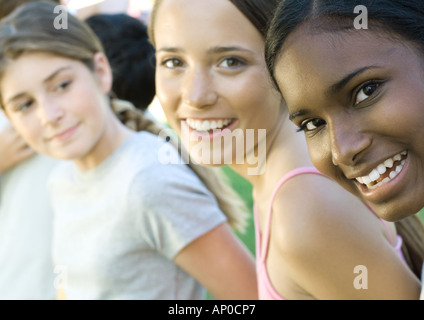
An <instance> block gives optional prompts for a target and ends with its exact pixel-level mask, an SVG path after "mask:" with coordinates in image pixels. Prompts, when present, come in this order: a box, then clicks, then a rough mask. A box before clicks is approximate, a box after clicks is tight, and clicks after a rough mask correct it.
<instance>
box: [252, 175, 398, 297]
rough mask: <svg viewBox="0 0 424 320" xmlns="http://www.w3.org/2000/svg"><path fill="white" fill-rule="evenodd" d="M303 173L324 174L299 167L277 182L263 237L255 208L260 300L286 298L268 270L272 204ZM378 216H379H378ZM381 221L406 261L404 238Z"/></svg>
mask: <svg viewBox="0 0 424 320" xmlns="http://www.w3.org/2000/svg"><path fill="white" fill-rule="evenodd" d="M301 174H316V175H320V176H324V177H325V175H323V174H322V173H321V172H319V171H318V170H317V169H315V168H313V167H310V168H308V167H305V168H298V169H295V170H293V171H291V172H289V173H288V174H286V175H285V176H284V177H283V178H282V179H281V180H280V181H279V182H278V184H277V186H276V187H275V189H274V191H273V193H272V195H271V201H270V205H269V208H268V213H267V217H266V222H265V226H264V234H263V237H262V235H261V232H260V229H259V216H258V212H257V209H256V205H255V206H254V208H253V211H254V219H255V234H256V272H257V281H258V295H259V300H286V299H285V298H283V297H282V296H281V295H280V294H279V293H278V292H277V291H276V290H275V289H274V287H273V285H272V283H271V280H270V279H269V275H268V271H267V268H266V258H267V253H268V244H269V233H270V229H271V217H272V204H273V202H274V199H275V196H276V194H277V192H278V190H280V188H281V186H282V185H283V184H284V183H286V182H287V180H289V179H291V178H293V177H295V176H298V175H301ZM367 207H368V208H369V209H370V210H371V212H372V213H373V214H374V215H375V213H374V211H373V210H372V209H371V208H370V207H369V206H367ZM376 217H377V216H376ZM379 219H380V220H381V222H382V223H383V225H384V227H385V229H386V231H387V235H388V239H389V241H390V244H391V245H392V246H393V247H394V250H395V251H396V252H397V254H398V255H399V257H400V258H401V259H402V260H403V261H405V263H406V260H405V257H404V256H403V253H402V238H401V237H400V236H397V239H396V243H394V241H393V237H392V234H391V232H390V230H389V228H388V225H387V222H386V221H384V220H383V219H381V218H379Z"/></svg>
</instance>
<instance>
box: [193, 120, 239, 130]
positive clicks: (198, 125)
mask: <svg viewBox="0 0 424 320" xmlns="http://www.w3.org/2000/svg"><path fill="white" fill-rule="evenodd" d="M232 121H233V120H232V119H222V120H204V121H202V120H194V119H187V120H186V122H187V124H188V126H189V127H190V128H192V129H194V130H197V131H210V130H216V129H222V128H224V127H226V126H228V125H229V124H230V123H231V122H232Z"/></svg>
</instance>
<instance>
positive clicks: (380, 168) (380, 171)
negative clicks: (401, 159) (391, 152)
mask: <svg viewBox="0 0 424 320" xmlns="http://www.w3.org/2000/svg"><path fill="white" fill-rule="evenodd" d="M377 171H378V173H379V174H384V173H385V172H386V171H387V168H386V166H385V165H384V164H380V165H379V166H378V167H377Z"/></svg>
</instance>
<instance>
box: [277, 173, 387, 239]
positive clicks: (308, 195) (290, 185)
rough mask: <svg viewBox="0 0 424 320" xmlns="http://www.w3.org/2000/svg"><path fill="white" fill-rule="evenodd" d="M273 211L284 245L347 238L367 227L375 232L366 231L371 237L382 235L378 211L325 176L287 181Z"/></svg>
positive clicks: (295, 178)
mask: <svg viewBox="0 0 424 320" xmlns="http://www.w3.org/2000/svg"><path fill="white" fill-rule="evenodd" d="M272 211H273V217H272V218H273V224H274V225H275V226H276V227H278V228H281V230H284V232H278V233H276V234H277V235H278V237H279V238H280V239H279V242H280V243H281V244H286V243H293V242H297V243H299V241H301V242H302V243H304V244H306V243H308V244H309V245H310V244H316V243H317V242H319V241H323V242H326V241H327V240H328V239H329V237H330V238H337V237H339V239H340V240H341V241H343V238H345V239H348V238H351V237H354V236H355V235H352V234H353V233H354V232H357V230H364V229H369V230H370V231H373V233H374V235H372V233H371V232H369V233H368V232H364V234H366V235H367V236H370V237H371V236H382V232H381V231H382V226H381V223H380V221H379V219H378V218H377V217H376V216H375V214H374V213H373V212H372V211H371V210H370V209H369V208H368V207H367V206H366V205H365V204H364V203H363V202H362V201H361V200H360V199H358V198H356V197H355V196H353V195H352V194H350V193H349V192H347V191H346V190H344V189H343V188H342V187H341V186H339V185H338V184H336V183H335V182H334V181H332V180H330V179H328V178H327V177H325V176H320V175H315V174H303V175H298V176H295V177H293V178H291V179H290V180H287V181H286V183H285V184H284V185H283V186H281V188H280V189H279V190H278V192H277V194H276V196H275V199H274V201H273V204H272ZM361 233H362V232H361ZM323 234H326V235H328V237H323V236H322V235H323ZM356 234H358V233H356ZM349 241H350V240H349Z"/></svg>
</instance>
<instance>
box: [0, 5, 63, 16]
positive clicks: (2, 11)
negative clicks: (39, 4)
mask: <svg viewBox="0 0 424 320" xmlns="http://www.w3.org/2000/svg"><path fill="white" fill-rule="evenodd" d="M33 1H38V0H0V20H1V19H3V18H4V17H6V16H7V15H9V14H10V13H12V11H13V10H15V9H16V8H17V7H19V6H21V5H23V4H25V3H28V2H33ZM48 1H51V2H54V3H57V4H60V0H48Z"/></svg>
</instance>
